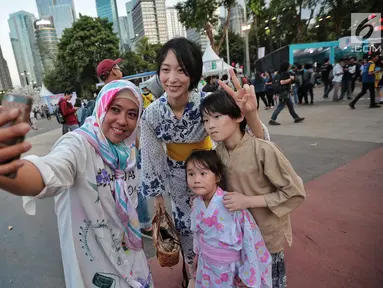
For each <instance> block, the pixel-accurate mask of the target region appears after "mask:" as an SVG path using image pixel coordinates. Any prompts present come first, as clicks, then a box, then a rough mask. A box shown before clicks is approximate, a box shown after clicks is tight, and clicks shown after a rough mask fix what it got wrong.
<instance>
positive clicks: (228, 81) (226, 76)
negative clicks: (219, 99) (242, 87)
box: [218, 74, 234, 89]
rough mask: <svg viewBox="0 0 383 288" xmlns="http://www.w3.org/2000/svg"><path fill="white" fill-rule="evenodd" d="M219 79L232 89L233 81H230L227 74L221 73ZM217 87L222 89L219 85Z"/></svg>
mask: <svg viewBox="0 0 383 288" xmlns="http://www.w3.org/2000/svg"><path fill="white" fill-rule="evenodd" d="M221 81H222V82H223V83H225V84H226V85H227V86H229V87H230V88H232V89H234V86H233V83H231V81H230V80H229V76H228V75H227V74H223V75H222V78H221ZM218 89H222V87H221V86H219V88H218Z"/></svg>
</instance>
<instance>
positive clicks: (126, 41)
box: [119, 16, 130, 51]
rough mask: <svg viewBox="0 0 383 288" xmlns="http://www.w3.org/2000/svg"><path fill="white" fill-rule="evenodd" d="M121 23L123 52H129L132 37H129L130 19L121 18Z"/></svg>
mask: <svg viewBox="0 0 383 288" xmlns="http://www.w3.org/2000/svg"><path fill="white" fill-rule="evenodd" d="M119 21H120V34H121V39H120V46H121V48H122V50H123V51H127V50H129V47H130V35H129V24H128V17H127V16H122V17H119Z"/></svg>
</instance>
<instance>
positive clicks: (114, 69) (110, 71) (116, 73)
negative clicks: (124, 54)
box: [97, 58, 122, 84]
mask: <svg viewBox="0 0 383 288" xmlns="http://www.w3.org/2000/svg"><path fill="white" fill-rule="evenodd" d="M121 62H122V59H121V58H118V59H116V60H112V59H105V60H102V61H101V62H100V63H99V64H98V65H97V77H98V78H100V79H101V81H103V82H104V83H105V84H108V83H110V82H112V81H114V80H120V79H122V72H121V68H120V66H118V64H119V63H121Z"/></svg>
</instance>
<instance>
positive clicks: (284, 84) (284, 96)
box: [269, 62, 305, 125]
mask: <svg viewBox="0 0 383 288" xmlns="http://www.w3.org/2000/svg"><path fill="white" fill-rule="evenodd" d="M289 69H290V64H289V62H282V64H281V67H280V69H279V70H280V73H281V76H280V80H279V84H280V90H279V103H278V106H277V108H276V109H275V110H274V113H273V115H271V120H270V121H269V124H270V125H281V124H280V123H279V122H277V121H276V120H277V117H278V115H279V113H281V111H282V110H283V108H285V105H287V107H288V108H289V112H290V115H291V116H292V117H293V118H294V122H295V123H299V122H302V121H303V120H304V119H305V118H302V117H299V116H298V114H297V113H296V112H295V110H294V104H293V101H292V100H291V97H290V95H291V83H292V82H293V81H294V78H295V77H294V76H292V75H290V74H289V72H288V71H289Z"/></svg>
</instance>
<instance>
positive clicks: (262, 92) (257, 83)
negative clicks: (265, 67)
mask: <svg viewBox="0 0 383 288" xmlns="http://www.w3.org/2000/svg"><path fill="white" fill-rule="evenodd" d="M253 86H254V87H255V94H256V96H257V103H258V107H257V109H259V98H261V99H262V101H263V103H264V104H265V107H266V110H267V109H269V104H268V103H267V101H266V87H265V79H264V78H263V77H262V75H261V72H260V71H257V72H256V73H255V79H254V80H253Z"/></svg>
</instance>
